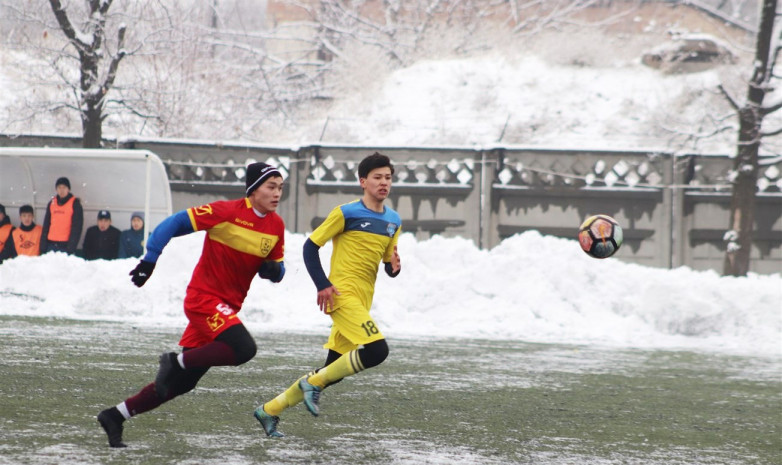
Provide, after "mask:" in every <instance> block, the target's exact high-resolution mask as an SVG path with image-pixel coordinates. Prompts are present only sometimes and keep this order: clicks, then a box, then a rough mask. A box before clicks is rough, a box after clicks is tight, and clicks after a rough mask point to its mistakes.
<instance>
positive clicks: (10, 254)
mask: <svg viewBox="0 0 782 465" xmlns="http://www.w3.org/2000/svg"><path fill="white" fill-rule="evenodd" d="M13 231H14V226H13V225H12V224H11V220H10V219H9V218H8V215H6V214H5V206H3V205H0V263H3V260H5V259H7V258H14V257H16V247H14V237H13V235H12V233H13Z"/></svg>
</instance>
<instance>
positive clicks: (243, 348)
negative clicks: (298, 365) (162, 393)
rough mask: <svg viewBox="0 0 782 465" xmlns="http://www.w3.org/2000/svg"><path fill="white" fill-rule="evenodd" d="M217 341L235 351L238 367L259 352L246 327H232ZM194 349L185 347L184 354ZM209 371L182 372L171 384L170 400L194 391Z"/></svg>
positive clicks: (188, 370) (207, 369)
mask: <svg viewBox="0 0 782 465" xmlns="http://www.w3.org/2000/svg"><path fill="white" fill-rule="evenodd" d="M215 341H220V342H222V343H224V344H227V345H228V346H230V347H231V349H233V351H234V356H235V357H236V365H241V364H243V363H246V362H248V361H250V360H251V359H252V358H253V357H255V354H256V352H258V346H257V345H256V344H255V340H254V339H253V337H252V336H251V335H250V333H249V332H248V331H247V328H245V327H244V325H235V326H231V327H230V328H228V329H226V330H225V331H223V332H222V333H220V334H219V335H218V336H217V337H216V338H215ZM192 349H194V348H193V347H185V348H183V349H182V352H187V351H188V350H192ZM207 371H209V367H203V368H187V369H185V370H183V371H182V372H180V373H179V375H178V376H177V377H176V378H175V379H174V380H172V382H171V389H170V392H171V395H170V398H173V397H176V396H180V395H182V394H185V393H187V392H190V391H192V390H193V389H194V388H195V387H196V385H197V384H198V381H200V380H201V378H202V377H203V376H204V375H205V374H206V372H207Z"/></svg>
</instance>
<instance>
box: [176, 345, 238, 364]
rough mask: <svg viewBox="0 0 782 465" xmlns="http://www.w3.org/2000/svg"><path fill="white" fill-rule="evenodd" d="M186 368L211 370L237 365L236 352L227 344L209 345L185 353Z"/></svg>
mask: <svg viewBox="0 0 782 465" xmlns="http://www.w3.org/2000/svg"><path fill="white" fill-rule="evenodd" d="M183 354H184V355H183V358H184V361H185V368H209V367H221V366H233V365H236V355H235V354H234V350H233V349H232V348H231V346H229V345H228V344H226V343H225V342H220V341H212V342H210V343H209V344H206V345H204V346H201V347H198V348H197V349H190V350H186V351H184V352H183Z"/></svg>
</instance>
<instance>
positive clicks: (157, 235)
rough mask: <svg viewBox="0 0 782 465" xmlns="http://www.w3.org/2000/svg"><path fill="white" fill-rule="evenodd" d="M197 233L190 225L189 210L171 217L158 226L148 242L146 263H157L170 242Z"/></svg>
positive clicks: (145, 256)
mask: <svg viewBox="0 0 782 465" xmlns="http://www.w3.org/2000/svg"><path fill="white" fill-rule="evenodd" d="M192 232H195V230H194V229H193V224H192V223H190V216H189V215H188V214H187V210H182V211H181V212H178V213H174V214H173V215H171V216H169V217H168V218H166V219H165V220H163V222H162V223H160V224H159V225H157V227H156V228H155V230H154V231H152V234H150V236H149V240H148V241H147V254H146V255H144V259H143V260H144V261H145V262H152V263H155V262H157V259H158V257H160V254H161V253H163V248H164V247H165V246H166V244H168V242H169V241H170V240H171V239H172V238H174V237H179V236H184V235H185V234H190V233H192Z"/></svg>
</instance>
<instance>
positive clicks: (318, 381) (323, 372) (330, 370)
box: [307, 350, 364, 388]
mask: <svg viewBox="0 0 782 465" xmlns="http://www.w3.org/2000/svg"><path fill="white" fill-rule="evenodd" d="M363 369H364V365H362V364H361V358H360V357H359V356H358V350H351V351H350V352H348V353H346V354H342V356H341V357H340V358H338V359H336V360H334V362H332V363H331V365H329V366H327V367H324V368H321V369H320V370H318V371H317V372H316V373H314V374H311V375H310V376H309V378H307V382H308V383H310V384H312V385H313V386H318V387H319V388H324V387H326V386H328V385H329V384H332V383H334V382H336V381H339V380H341V379H342V378H346V377H348V376H350V375H354V374H356V373H358V372H359V371H362V370H363Z"/></svg>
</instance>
